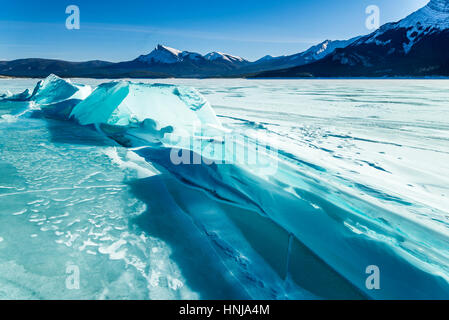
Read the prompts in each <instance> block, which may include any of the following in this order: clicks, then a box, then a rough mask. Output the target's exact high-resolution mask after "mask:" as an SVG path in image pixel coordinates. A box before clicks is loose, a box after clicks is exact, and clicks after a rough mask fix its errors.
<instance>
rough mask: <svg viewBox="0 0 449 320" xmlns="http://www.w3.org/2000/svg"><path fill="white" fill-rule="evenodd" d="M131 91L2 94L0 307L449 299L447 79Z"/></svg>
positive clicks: (84, 84) (106, 87) (12, 84)
mask: <svg viewBox="0 0 449 320" xmlns="http://www.w3.org/2000/svg"><path fill="white" fill-rule="evenodd" d="M141 82H146V84H144V83H136V82H129V81H115V82H109V83H105V84H100V81H98V80H73V81H72V82H66V81H64V80H62V79H59V78H57V77H50V78H48V79H47V80H44V81H43V82H41V83H40V84H39V85H38V86H37V87H36V90H34V93H30V92H32V90H33V89H32V88H33V87H34V85H35V81H33V80H3V79H2V80H0V92H8V91H10V92H9V93H6V94H5V95H4V96H3V100H2V102H0V116H1V117H2V119H3V121H2V120H0V131H1V133H2V134H1V136H0V150H1V153H0V168H1V171H2V176H1V177H0V199H1V202H0V220H2V221H1V223H0V235H1V238H2V239H3V241H1V242H0V270H1V271H2V272H0V284H2V285H1V286H0V288H2V289H0V297H9V298H31V297H32V298H56V297H65V298H141V299H161V298H169V299H170V298H171V299H172V298H187V299H191V298H193V299H198V298H199V299H201V298H256V299H289V298H290V299H295V298H296V299H314V298H379V299H386V298H448V297H449V269H448V265H449V252H448V248H449V246H448V244H449V241H448V240H449V232H448V226H449V213H448V210H447V208H448V207H449V200H448V195H449V193H448V186H449V181H448V180H449V167H448V163H449V161H448V160H449V144H448V140H449V123H448V121H447V116H446V115H447V108H446V101H447V99H448V98H449V94H448V93H447V92H448V90H447V89H448V87H449V82H448V81H447V80H285V81H284V80H236V79H233V80H187V79H185V80H161V81H157V82H158V83H160V82H163V83H164V84H155V83H154V82H155V81H148V80H142V81H141ZM193 87H194V88H196V89H197V90H195V89H193ZM50 88H51V89H50ZM58 88H60V89H58ZM90 88H94V91H93V92H92V93H91V94H90ZM25 89H29V91H28V94H26V93H24V94H22V95H20V96H15V95H16V94H17V93H20V92H23V91H24V90H25ZM36 91H37V92H41V93H39V94H37V93H36ZM89 94H90V95H89ZM14 97H15V99H14ZM19 98H20V99H19ZM10 117H15V119H16V120H15V121H6V120H5V119H10ZM198 127H199V128H200V129H201V130H200V131H198V130H197V129H198ZM198 141H199V142H200V143H197V142H198ZM192 142H193V143H192ZM173 147H175V148H180V149H181V151H182V150H188V151H191V152H193V158H195V155H196V154H200V155H201V156H202V157H203V159H202V160H203V161H200V162H198V163H194V164H191V163H174V162H173V150H174V149H173ZM231 152H234V154H237V157H238V158H239V160H242V159H243V161H234V160H235V158H233V157H228V156H227V155H228V154H229V153H231ZM254 154H256V155H257V157H256V159H257V161H255V162H251V161H249V160H248V159H250V158H251V155H254ZM211 159H212V160H215V162H212V163H209V162H208V161H207V160H211ZM217 160H222V161H217ZM261 160H267V161H265V162H261ZM267 163H268V164H269V165H270V166H271V169H273V168H274V169H275V170H267V168H266V166H265V165H266V164H267ZM274 164H275V167H273V165H274ZM67 265H77V266H79V268H80V274H81V287H80V290H69V289H67V288H66V286H65V279H66V276H67V274H66V269H67ZM369 265H376V266H378V267H379V269H380V272H381V288H382V289H381V290H368V289H367V287H366V286H365V280H366V278H367V276H368V275H367V274H366V268H367V267H368V266H369Z"/></svg>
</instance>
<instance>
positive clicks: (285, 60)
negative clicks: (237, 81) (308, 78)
mask: <svg viewBox="0 0 449 320" xmlns="http://www.w3.org/2000/svg"><path fill="white" fill-rule="evenodd" d="M359 38H360V37H355V38H352V39H349V40H325V41H323V42H321V43H319V44H317V45H314V46H312V47H310V48H309V49H307V50H306V51H303V52H300V53H296V54H292V55H288V56H279V57H272V56H270V55H268V56H265V57H263V58H261V59H259V60H257V61H255V62H254V63H253V64H251V65H250V66H247V67H245V68H243V71H253V72H254V71H255V72H257V71H262V70H277V69H282V68H291V67H296V66H302V65H305V64H308V63H312V62H314V61H317V60H319V59H322V58H324V57H326V56H327V55H329V54H331V53H332V52H334V51H335V50H336V49H338V48H344V47H346V46H348V45H350V44H351V43H353V42H354V41H357V40H358V39H359Z"/></svg>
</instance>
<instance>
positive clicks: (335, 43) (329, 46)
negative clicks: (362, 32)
mask: <svg viewBox="0 0 449 320" xmlns="http://www.w3.org/2000/svg"><path fill="white" fill-rule="evenodd" d="M360 38H361V37H355V38H352V39H349V40H326V41H323V42H321V43H320V44H317V45H316V46H313V47H311V48H310V49H308V50H306V51H304V52H303V53H301V54H300V55H301V57H303V58H304V59H305V60H306V61H307V62H312V61H316V60H320V59H322V58H324V57H325V56H327V55H328V54H330V53H332V52H334V51H335V50H336V49H340V48H345V47H347V46H349V45H350V44H352V43H353V42H355V41H357V40H358V39H360Z"/></svg>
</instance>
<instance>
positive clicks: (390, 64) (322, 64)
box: [254, 0, 449, 77]
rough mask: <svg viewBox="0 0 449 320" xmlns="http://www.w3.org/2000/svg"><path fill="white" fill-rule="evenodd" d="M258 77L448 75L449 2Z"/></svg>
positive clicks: (434, 0) (437, 0)
mask: <svg viewBox="0 0 449 320" xmlns="http://www.w3.org/2000/svg"><path fill="white" fill-rule="evenodd" d="M254 76H255V77H398V76H399V77H407V76H412V77H413V76H414V77H423V76H449V0H431V1H430V2H429V3H428V4H427V5H426V6H425V7H423V8H421V9H420V10H418V11H416V12H414V13H412V14H411V15H409V16H408V17H406V18H405V19H402V20H400V21H398V22H395V23H387V24H385V25H383V26H381V27H380V28H379V29H378V30H376V31H374V32H373V33H371V34H368V35H366V36H363V37H360V38H359V39H357V40H356V41H354V42H352V43H351V44H350V45H348V46H345V47H343V48H337V49H336V50H335V51H333V52H332V53H330V54H328V55H327V56H326V57H324V58H322V59H319V60H317V61H314V62H312V63H309V64H306V65H298V66H295V67H291V68H284V69H281V70H273V71H265V72H260V73H258V74H255V75H254Z"/></svg>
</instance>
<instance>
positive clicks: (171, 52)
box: [136, 44, 249, 65]
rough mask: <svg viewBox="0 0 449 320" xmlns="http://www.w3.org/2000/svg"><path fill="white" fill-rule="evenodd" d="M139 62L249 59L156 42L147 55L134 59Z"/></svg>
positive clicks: (158, 62) (241, 60)
mask: <svg viewBox="0 0 449 320" xmlns="http://www.w3.org/2000/svg"><path fill="white" fill-rule="evenodd" d="M136 60H137V61H140V62H145V63H148V64H154V63H156V64H173V63H179V62H183V61H186V60H190V61H204V60H207V61H211V62H212V61H220V62H225V63H229V64H238V65H241V64H246V63H248V62H249V61H248V60H246V59H243V58H242V57H238V56H234V55H231V54H228V53H222V52H217V51H214V52H210V53H208V54H206V55H204V56H203V55H201V54H199V53H196V52H189V51H181V50H178V49H173V48H170V47H167V46H164V45H160V44H158V45H157V47H156V48H155V49H154V50H153V51H151V52H150V53H149V54H147V55H141V56H140V57H138V58H137V59H136Z"/></svg>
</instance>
